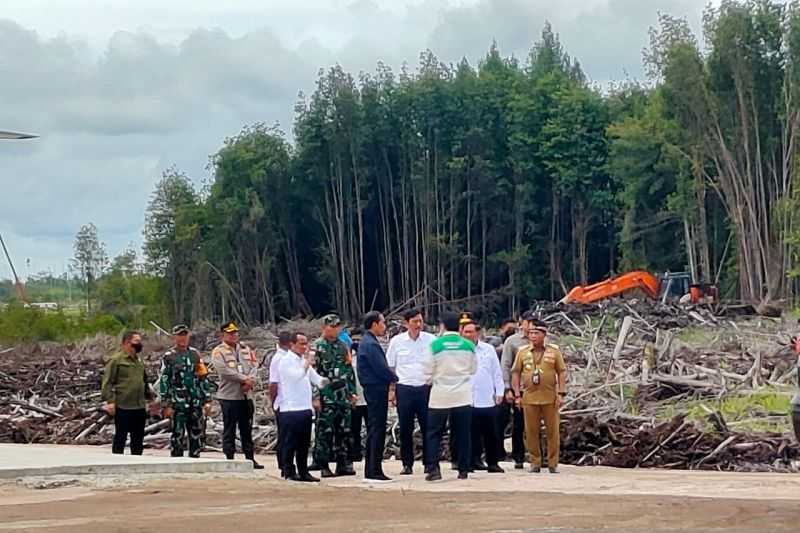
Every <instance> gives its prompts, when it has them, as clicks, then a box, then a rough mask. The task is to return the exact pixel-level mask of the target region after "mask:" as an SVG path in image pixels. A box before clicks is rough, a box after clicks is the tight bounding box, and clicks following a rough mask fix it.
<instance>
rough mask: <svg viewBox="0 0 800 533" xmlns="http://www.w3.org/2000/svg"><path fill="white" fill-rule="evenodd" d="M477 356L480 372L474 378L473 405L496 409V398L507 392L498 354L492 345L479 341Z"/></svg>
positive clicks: (476, 350) (476, 349) (476, 348)
mask: <svg viewBox="0 0 800 533" xmlns="http://www.w3.org/2000/svg"><path fill="white" fill-rule="evenodd" d="M475 355H476V356H477V358H478V370H477V372H475V375H474V376H472V405H473V406H474V407H494V406H495V405H496V404H495V397H497V396H503V392H504V391H505V387H504V383H503V371H502V370H501V369H500V361H498V360H497V352H496V351H495V349H494V347H493V346H492V345H491V344H488V343H486V342H482V341H478V345H477V346H476V347H475Z"/></svg>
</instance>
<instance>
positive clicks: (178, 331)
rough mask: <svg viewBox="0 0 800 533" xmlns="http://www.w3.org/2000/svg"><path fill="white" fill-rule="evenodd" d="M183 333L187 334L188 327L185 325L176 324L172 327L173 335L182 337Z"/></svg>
mask: <svg viewBox="0 0 800 533" xmlns="http://www.w3.org/2000/svg"><path fill="white" fill-rule="evenodd" d="M184 333H189V326H187V325H186V324H177V325H176V326H173V328H172V334H173V335H183V334H184Z"/></svg>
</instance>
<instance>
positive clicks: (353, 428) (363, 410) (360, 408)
mask: <svg viewBox="0 0 800 533" xmlns="http://www.w3.org/2000/svg"><path fill="white" fill-rule="evenodd" d="M362 423H363V425H366V426H367V431H369V424H367V406H366V405H357V406H355V407H353V410H352V411H351V412H350V453H349V454H348V458H349V459H350V461H361V460H362V459H364V446H362V442H361V426H362Z"/></svg>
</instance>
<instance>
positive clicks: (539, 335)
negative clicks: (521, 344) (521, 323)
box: [511, 320, 567, 474]
mask: <svg viewBox="0 0 800 533" xmlns="http://www.w3.org/2000/svg"><path fill="white" fill-rule="evenodd" d="M546 335H547V325H546V324H545V323H544V322H542V321H541V320H531V321H530V327H529V329H528V339H529V340H530V345H529V346H527V347H525V348H520V350H519V351H518V352H517V357H516V359H515V360H514V366H512V367H511V386H512V388H513V389H514V399H515V402H516V404H517V406H518V407H522V410H523V412H524V414H525V444H526V445H527V447H528V453H530V454H531V472H539V471H540V470H541V467H542V451H541V448H540V446H541V441H540V436H539V429H540V427H541V423H542V420H544V425H545V428H546V430H547V467H548V468H549V470H550V473H552V474H555V473H557V472H558V455H559V448H560V436H559V422H560V413H559V409H560V408H561V406H562V405H563V404H564V396H565V395H566V394H567V388H566V387H567V385H566V381H567V365H566V364H565V363H564V357H563V356H562V355H561V350H560V349H559V348H558V346H556V345H555V344H545V342H544V341H545V336H546ZM523 391H524V394H522V392H523Z"/></svg>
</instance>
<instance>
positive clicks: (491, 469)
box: [486, 465, 505, 474]
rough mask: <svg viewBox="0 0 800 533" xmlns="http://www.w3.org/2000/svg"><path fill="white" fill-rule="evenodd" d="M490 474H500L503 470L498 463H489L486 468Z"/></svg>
mask: <svg viewBox="0 0 800 533" xmlns="http://www.w3.org/2000/svg"><path fill="white" fill-rule="evenodd" d="M486 470H487V471H488V472H489V473H490V474H502V473H504V472H505V470H503V469H502V468H501V467H500V465H491V466H489V467H488V468H487V469H486Z"/></svg>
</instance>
